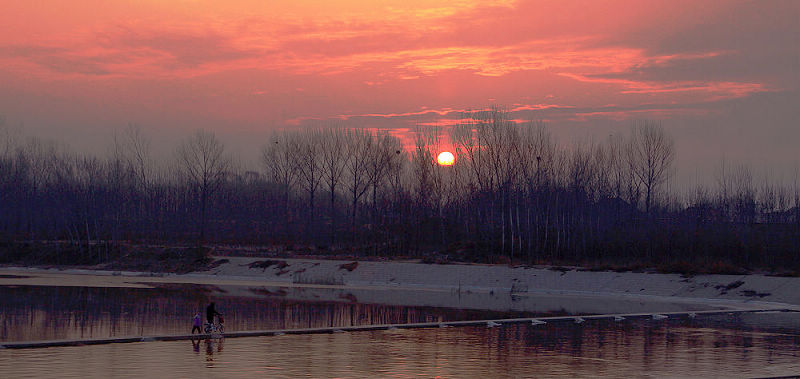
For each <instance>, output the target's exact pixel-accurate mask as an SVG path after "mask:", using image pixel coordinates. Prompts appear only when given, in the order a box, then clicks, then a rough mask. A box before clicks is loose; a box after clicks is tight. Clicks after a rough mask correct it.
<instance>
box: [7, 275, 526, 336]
mask: <svg viewBox="0 0 800 379" xmlns="http://www.w3.org/2000/svg"><path fill="white" fill-rule="evenodd" d="M0 299H2V301H3V307H2V309H0V341H33V340H54V339H86V338H102V337H114V336H140V335H141V336H146V335H162V334H189V333H190V331H191V328H192V317H193V316H194V314H195V313H196V312H197V311H203V310H204V309H205V306H206V305H207V304H208V303H209V302H210V301H212V300H213V301H215V302H216V303H217V308H218V310H220V312H222V313H223V314H225V321H226V322H225V327H226V330H227V331H237V330H264V329H294V328H309V327H333V326H352V325H373V324H396V323H413V322H440V321H452V320H470V319H485V318H510V317H527V316H534V315H540V314H533V313H529V312H492V311H476V310H461V309H450V308H434V307H405V306H397V305H377V304H360V303H351V302H347V301H341V302H334V301H302V300H292V299H287V298H284V297H282V296H280V295H275V296H272V297H268V296H267V297H265V296H263V294H262V295H261V296H259V297H254V296H237V295H231V294H228V293H225V291H224V290H221V289H215V288H213V287H207V286H197V285H169V286H164V287H162V288H152V289H148V288H103V287H46V286H0Z"/></svg>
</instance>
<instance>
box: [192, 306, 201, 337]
mask: <svg viewBox="0 0 800 379" xmlns="http://www.w3.org/2000/svg"><path fill="white" fill-rule="evenodd" d="M201 323H202V318H201V317H200V311H198V312H197V314H195V315H194V318H193V319H192V334H194V331H195V329H196V330H197V333H203V331H202V330H201V329H200V325H202V324H201Z"/></svg>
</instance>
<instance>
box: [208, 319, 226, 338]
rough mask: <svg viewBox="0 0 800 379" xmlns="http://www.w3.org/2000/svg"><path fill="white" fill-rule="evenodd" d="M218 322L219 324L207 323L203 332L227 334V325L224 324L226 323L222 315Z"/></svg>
mask: <svg viewBox="0 0 800 379" xmlns="http://www.w3.org/2000/svg"><path fill="white" fill-rule="evenodd" d="M216 321H217V322H215V323H208V322H206V323H204V324H203V330H204V331H205V332H206V334H217V333H219V334H222V333H225V324H224V322H225V321H224V319H223V318H222V315H219V316H217V317H216Z"/></svg>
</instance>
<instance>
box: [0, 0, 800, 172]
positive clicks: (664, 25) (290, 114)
mask: <svg viewBox="0 0 800 379" xmlns="http://www.w3.org/2000/svg"><path fill="white" fill-rule="evenodd" d="M0 9H2V11H0V116H3V117H5V120H6V124H7V125H10V126H16V125H23V126H22V127H23V128H24V130H25V131H26V133H27V134H36V135H40V136H45V137H51V138H54V139H59V140H64V141H66V142H68V143H70V144H71V145H73V146H74V147H76V148H79V149H82V148H91V147H92V146H96V145H97V144H98V142H102V141H107V140H108V138H109V137H110V135H111V134H112V132H113V130H120V129H122V128H123V127H125V125H127V124H128V123H135V124H138V125H140V126H141V127H142V128H143V130H144V131H145V132H146V133H148V134H150V135H151V136H152V137H153V138H154V139H162V140H166V141H171V140H174V139H176V138H180V137H182V136H184V135H187V134H188V133H190V131H192V130H195V129H198V128H202V129H206V130H213V131H215V132H216V133H217V134H218V135H219V136H220V137H221V138H222V139H223V140H225V141H226V142H227V143H228V146H237V144H241V149H243V150H253V151H256V150H257V147H258V145H260V144H261V141H262V140H263V138H265V136H267V135H268V133H269V131H271V130H275V129H283V128H288V129H294V128H307V127H313V126H319V125H330V124H331V123H334V122H338V123H342V124H344V125H351V126H354V127H380V128H392V129H397V130H398V133H402V131H403V130H407V129H408V128H410V127H413V126H414V125H417V124H421V125H429V124H443V125H447V124H449V123H452V121H453V120H457V119H458V118H459V117H460V116H461V112H462V111H463V110H466V109H476V108H485V107H488V106H491V105H500V106H504V107H506V108H507V109H508V110H509V111H510V112H511V115H512V118H514V119H519V120H530V119H535V120H545V121H546V122H548V124H549V125H550V128H551V130H552V131H553V133H554V134H555V135H557V136H559V138H560V139H561V140H562V141H565V142H566V141H570V140H572V139H589V138H595V139H598V138H605V136H607V135H608V134H612V133H622V132H624V131H626V130H627V128H628V127H629V125H630V122H631V120H633V119H642V118H646V119H654V120H661V121H662V122H663V125H664V127H665V128H666V129H667V130H668V131H669V132H670V133H671V134H672V135H673V136H674V137H675V139H676V144H677V148H678V161H677V163H678V166H679V168H680V169H681V170H683V171H686V170H689V171H691V170H692V169H693V168H696V167H706V168H708V167H713V166H714V165H716V164H717V163H718V162H720V161H721V159H722V158H723V157H724V158H725V159H727V160H730V161H737V162H739V161H741V162H752V164H753V165H754V166H757V168H758V167H767V166H773V167H782V168H794V167H797V166H798V163H799V162H800V154H799V153H798V151H799V150H800V148H798V145H800V122H799V121H798V120H800V111H799V110H798V109H800V93H799V92H798V91H800V74H799V72H800V1H753V2H749V1H676V0H668V1H639V0H636V1H610V2H606V1H526V0H516V1H515V0H506V1H495V2H488V1H470V0H463V1H458V0H447V1H438V0H402V1H393V0H371V1H307V0H300V1H285V2H282V1H267V0H230V1H212V0H171V1H163V0H138V1H133V0H129V1H124V0H116V1H109V0H42V1H16V0H0ZM254 154H255V153H254ZM690 174H691V173H690Z"/></svg>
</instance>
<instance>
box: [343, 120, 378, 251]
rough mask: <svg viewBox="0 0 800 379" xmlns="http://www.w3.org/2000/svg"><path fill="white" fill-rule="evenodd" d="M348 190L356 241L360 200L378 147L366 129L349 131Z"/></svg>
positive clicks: (352, 228) (351, 226)
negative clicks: (372, 157) (371, 160)
mask: <svg viewBox="0 0 800 379" xmlns="http://www.w3.org/2000/svg"><path fill="white" fill-rule="evenodd" d="M347 134H348V135H347V156H348V160H347V162H346V164H345V167H346V173H347V184H346V187H347V191H348V194H349V195H350V207H351V208H350V229H351V232H352V234H353V241H355V232H356V216H357V214H358V202H359V200H360V199H361V196H363V195H364V193H366V192H367V189H369V185H370V163H371V162H370V158H371V156H372V155H373V150H375V149H376V148H377V146H376V145H375V141H374V139H373V137H372V135H371V134H370V133H369V132H367V131H364V130H361V129H358V130H351V131H350V132H349V133H347Z"/></svg>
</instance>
